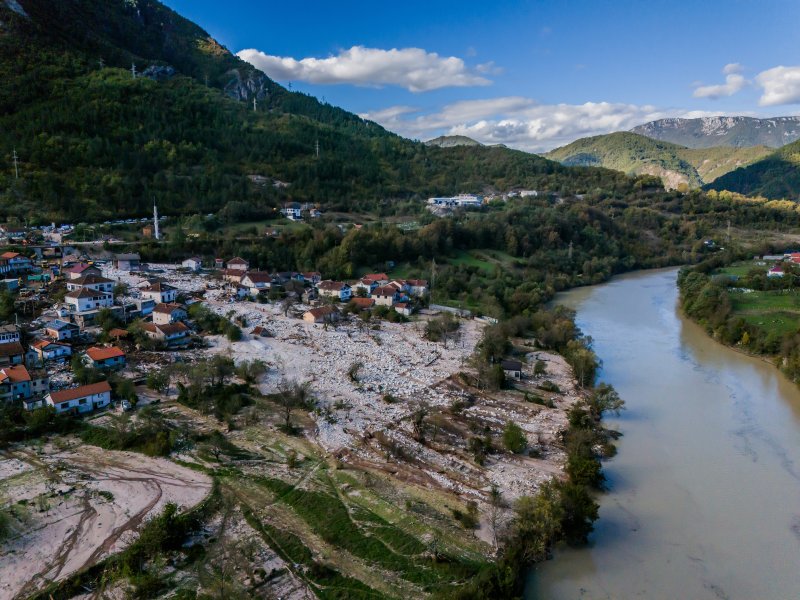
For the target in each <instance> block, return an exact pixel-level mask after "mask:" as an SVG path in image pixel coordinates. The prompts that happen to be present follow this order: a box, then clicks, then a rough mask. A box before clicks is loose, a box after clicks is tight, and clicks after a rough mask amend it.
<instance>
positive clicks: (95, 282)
mask: <svg viewBox="0 0 800 600" xmlns="http://www.w3.org/2000/svg"><path fill="white" fill-rule="evenodd" d="M84 288H87V289H90V290H95V291H97V292H106V293H108V294H110V293H112V292H113V291H114V282H113V281H112V280H111V279H106V278H105V277H101V276H100V275H94V274H89V275H83V276H81V277H78V278H77V279H69V280H67V290H68V291H70V292H74V291H75V290H81V289H84Z"/></svg>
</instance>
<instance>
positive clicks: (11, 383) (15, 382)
mask: <svg viewBox="0 0 800 600" xmlns="http://www.w3.org/2000/svg"><path fill="white" fill-rule="evenodd" d="M32 393H33V392H32V391H31V376H30V373H28V369H26V368H25V365H15V366H13V367H4V368H2V369H0V402H4V403H6V404H8V403H10V402H12V401H14V400H24V399H25V398H30V397H31V395H32Z"/></svg>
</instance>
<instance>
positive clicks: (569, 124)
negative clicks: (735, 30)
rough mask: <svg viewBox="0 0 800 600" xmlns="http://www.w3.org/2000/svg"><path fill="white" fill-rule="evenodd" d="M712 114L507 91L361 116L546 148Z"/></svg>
mask: <svg viewBox="0 0 800 600" xmlns="http://www.w3.org/2000/svg"><path fill="white" fill-rule="evenodd" d="M712 114H713V115H718V114H719V113H708V112H704V111H691V112H690V111H685V110H679V109H660V108H657V107H655V106H649V105H644V106H640V105H635V104H619V103H610V102H586V103H584V104H539V103H537V102H536V101H534V100H532V99H530V98H525V97H521V96H506V97H499V98H488V99H484V100H465V101H462V102H456V103H454V104H449V105H447V106H445V107H443V108H442V109H441V110H438V111H436V112H433V113H422V112H421V111H420V110H419V109H415V108H412V107H409V106H394V107H390V108H387V109H383V110H380V111H373V112H370V113H365V114H362V115H361V116H362V117H363V118H365V119H370V120H373V121H376V122H378V123H380V124H381V125H383V126H384V127H386V128H387V129H390V130H392V131H395V132H397V133H399V134H401V135H404V136H406V137H410V138H416V139H421V140H427V139H430V138H433V137H436V136H438V135H443V134H444V135H466V136H469V137H471V138H473V139H476V140H478V141H479V142H482V143H484V144H505V145H507V146H511V147H513V148H519V149H521V150H527V151H529V152H543V151H546V150H550V149H552V148H555V147H557V146H561V145H564V144H568V143H569V142H572V141H574V140H576V139H578V138H581V137H586V136H591V135H602V134H605V133H610V132H612V131H625V130H628V129H631V128H632V127H635V126H636V125H639V124H641V123H645V122H647V121H652V120H655V119H661V118H664V117H687V118H693V117H700V116H711V115H712Z"/></svg>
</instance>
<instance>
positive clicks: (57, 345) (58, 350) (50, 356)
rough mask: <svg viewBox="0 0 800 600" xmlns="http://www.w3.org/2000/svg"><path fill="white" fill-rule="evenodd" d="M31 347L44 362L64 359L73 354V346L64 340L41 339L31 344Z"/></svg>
mask: <svg viewBox="0 0 800 600" xmlns="http://www.w3.org/2000/svg"><path fill="white" fill-rule="evenodd" d="M31 349H33V351H34V352H36V355H37V356H38V357H39V360H40V361H42V362H45V361H49V360H57V361H63V360H66V359H67V358H69V357H70V356H72V346H70V345H69V344H64V343H62V342H51V341H50V340H39V341H38V342H34V343H33V344H31Z"/></svg>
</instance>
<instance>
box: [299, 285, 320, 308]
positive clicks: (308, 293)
mask: <svg viewBox="0 0 800 600" xmlns="http://www.w3.org/2000/svg"><path fill="white" fill-rule="evenodd" d="M317 298H319V292H318V291H317V288H315V287H310V288H306V289H304V290H303V293H302V294H300V301H301V302H302V303H303V304H311V303H312V302H314V300H316V299H317Z"/></svg>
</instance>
